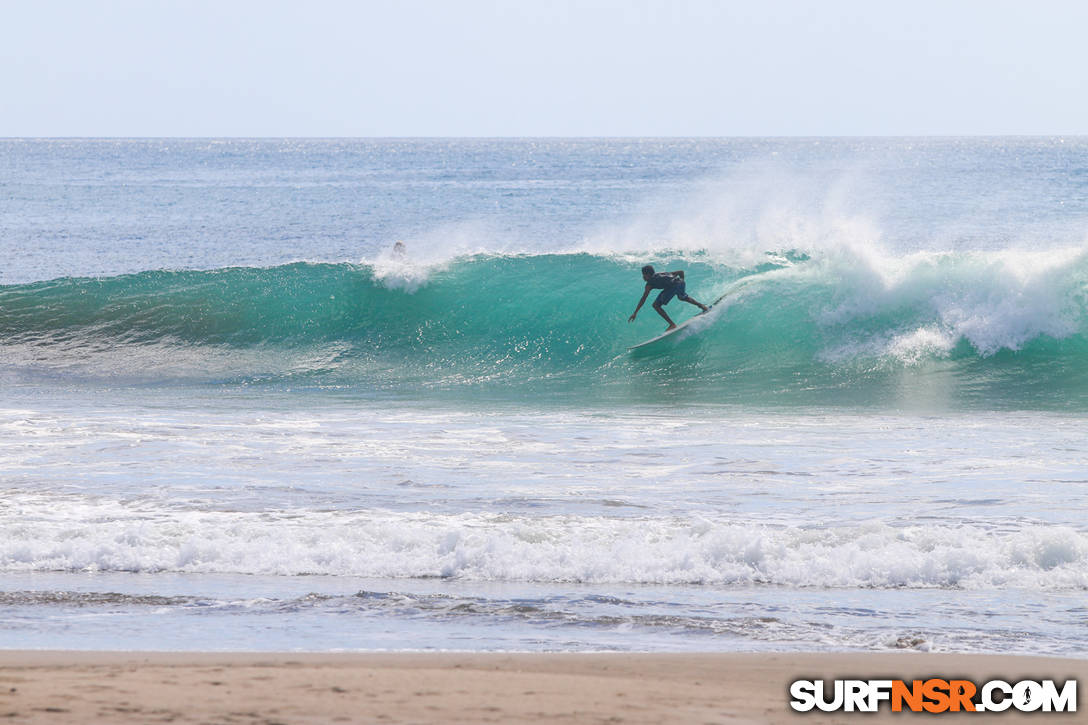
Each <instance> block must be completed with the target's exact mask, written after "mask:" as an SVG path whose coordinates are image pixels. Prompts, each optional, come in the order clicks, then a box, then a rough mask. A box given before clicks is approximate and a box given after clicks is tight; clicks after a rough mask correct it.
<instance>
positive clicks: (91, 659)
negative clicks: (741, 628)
mask: <svg viewBox="0 0 1088 725" xmlns="http://www.w3.org/2000/svg"><path fill="white" fill-rule="evenodd" d="M932 676H937V677H944V678H950V677H957V678H964V679H970V680H972V681H975V682H982V681H985V680H989V679H993V678H1000V679H1004V680H1007V681H1015V680H1018V679H1036V680H1039V679H1047V678H1050V679H1056V680H1061V681H1064V680H1067V679H1070V678H1077V679H1078V680H1079V681H1080V682H1088V660H1068V659H1049V658H1032V657H1005V656H991V655H946V654H919V653H888V654H883V653H880V654H869V653H863V654H850V653H836V654H792V653H781V654H578V653H565V654H480V653H469V654H452V653H451V654H445V653H443V654H430V653H421V654H414V653H411V654H409V653H396V654H394V653H389V654H386V653H352V654H291V653H275V654H264V653H239V654H233V653H131V652H129V653H123V652H44V651H0V723H3V722H6V723H159V722H162V723H224V724H228V723H229V724H238V725H250V724H256V723H260V724H262V725H272V724H273V723H282V724H283V725H294V724H295V723H436V724H437V723H553V722H554V723H734V724H736V723H785V722H807V723H837V722H849V721H857V722H864V723H874V722H900V723H902V722H911V721H918V722H920V721H922V720H925V721H929V720H930V719H932V718H934V717H936V718H937V721H939V722H942V723H944V722H976V723H977V722H983V721H993V720H996V721H999V722H1002V723H1013V722H1029V721H1030V722H1034V723H1036V724H1037V725H1039V724H1043V725H1049V723H1073V722H1079V723H1085V722H1088V707H1082V708H1081V712H1079V713H1076V714H1068V713H1035V714H1021V713H1016V712H1007V713H1004V714H1000V715H995V714H990V713H987V714H976V713H956V714H952V713H948V714H944V715H940V716H934V715H929V714H925V715H915V714H913V713H891V712H889V711H887V706H886V705H885V709H884V710H882V711H881V712H880V713H879V714H876V715H873V714H865V713H819V712H810V713H804V714H802V713H794V712H793V711H792V710H791V709H790V707H789V700H790V697H789V694H788V688H789V683H790V682H792V681H793V680H795V679H820V678H822V679H835V678H838V677H842V678H861V679H869V678H882V677H887V678H893V679H910V678H928V677H932Z"/></svg>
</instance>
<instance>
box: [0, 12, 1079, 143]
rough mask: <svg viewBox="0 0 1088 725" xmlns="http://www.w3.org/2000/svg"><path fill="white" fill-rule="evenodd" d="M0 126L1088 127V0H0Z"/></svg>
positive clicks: (1007, 130) (504, 132)
mask: <svg viewBox="0 0 1088 725" xmlns="http://www.w3.org/2000/svg"><path fill="white" fill-rule="evenodd" d="M0 11H2V15H0V17H2V21H0V103H2V104H3V110H2V112H0V136H650V135H652V136H736V135H747V136H753V135H754V136H767V135H889V134H892V135H898V134H919V135H925V134H1084V133H1088V83H1086V80H1088V42H1086V39H1085V32H1086V29H1088V3H1085V2H1072V1H1070V2H1058V1H1048V0H1030V1H1029V0H1017V1H1015V2H1003V1H1000V0H992V1H989V2H985V1H982V0H971V1H967V0H964V1H962V2H957V1H956V0H940V1H931V0H901V1H898V2H895V1H891V0H889V1H888V2H883V1H882V0H865V1H861V0H859V1H857V2H854V1H851V0H824V1H819V0H812V1H811V2H801V1H799V0H798V1H796V2H785V1H782V2H776V1H774V0H749V1H745V2H729V1H727V0H719V1H717V2H715V1H714V0H660V1H659V0H615V1H611V0H607V1H606V0H581V1H580V2H576V1H574V0H556V1H549V0H524V1H520V2H519V1H515V0H445V1H440V0H434V1H429V0H388V1H383V2H378V1H376V0H375V1H367V0H359V1H357V2H348V1H346V0H345V1H338V0H297V1H295V2H282V1H279V0H237V1H235V2H232V1H231V0H184V1H183V0H143V1H136V0H117V1H115V2H109V1H107V0H0Z"/></svg>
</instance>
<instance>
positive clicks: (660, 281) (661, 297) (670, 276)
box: [646, 272, 691, 306]
mask: <svg viewBox="0 0 1088 725" xmlns="http://www.w3.org/2000/svg"><path fill="white" fill-rule="evenodd" d="M646 286H647V287H649V288H650V289H659V290H661V293H660V294H658V296H657V299H656V300H654V306H657V305H667V304H668V303H669V301H670V300H672V298H673V297H674V296H675V297H676V299H678V300H684V301H685V302H687V301H688V300H690V299H691V298H690V297H688V295H687V284H686V283H685V282H684V277H683V276H682V275H677V274H675V273H673V272H658V273H657V274H655V275H653V276H652V277H650V278H649V279H648V280H646Z"/></svg>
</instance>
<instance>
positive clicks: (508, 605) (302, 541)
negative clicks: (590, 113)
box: [0, 137, 1088, 657]
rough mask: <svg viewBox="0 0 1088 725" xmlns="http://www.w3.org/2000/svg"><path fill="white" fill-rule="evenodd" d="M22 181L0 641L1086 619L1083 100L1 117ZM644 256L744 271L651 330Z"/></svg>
mask: <svg viewBox="0 0 1088 725" xmlns="http://www.w3.org/2000/svg"><path fill="white" fill-rule="evenodd" d="M0 210H2V213H0V248H2V250H3V252H4V257H5V264H4V265H3V266H2V268H0V391H2V396H0V648H7V649H15V648H22V649H39V648H41V649H46V648H70V649H88V650H104V649H111V650H114V649H120V650H231V651H273V650H274V651H322V652H326V651H387V650H397V651H399V650H416V651H427V650H463V651H590V650H592V651H801V650H804V651H829V650H836V651H846V650H850V651H859V650H925V651H934V652H942V651H947V652H952V651H954V652H1013V653H1023V654H1045V655H1063V656H1072V657H1086V656H1088V636H1086V632H1088V605H1086V590H1088V501H1086V494H1088V139H1086V138H1057V137H1055V138H857V139H854V138H812V139H804V138H766V139H753V138H743V139H373V140H366V139H362V140H345V139H258V140H246V139H40V140H39V139H4V140H0ZM398 241H399V242H402V243H403V249H402V250H394V244H395V243H396V242H398ZM644 264H653V265H654V266H655V267H657V268H658V269H663V270H676V269H683V270H685V273H686V279H687V286H688V293H689V294H691V295H692V296H693V297H695V298H696V299H698V300H699V301H701V302H704V303H710V302H713V301H714V300H716V299H718V298H719V297H720V298H722V301H721V303H720V304H719V305H717V306H716V307H715V308H714V309H713V310H712V311H711V312H710V313H709V314H707V315H705V316H703V317H701V318H699V319H698V320H696V321H695V322H693V323H692V324H691V325H689V326H688V327H686V328H685V329H684V330H683V331H681V332H680V333H678V334H676V335H673V336H671V337H670V338H667V339H666V340H663V341H661V342H659V343H655V344H654V345H651V346H648V347H646V348H640V349H639V350H635V351H629V350H628V348H629V347H630V346H632V345H635V344H637V343H639V342H642V341H644V340H646V339H649V338H651V337H653V336H655V335H657V334H659V333H660V332H662V331H663V329H664V322H663V321H662V320H661V319H660V318H659V317H658V316H657V315H656V314H655V312H654V311H653V309H651V307H650V303H649V302H647V304H646V305H645V306H644V307H643V308H642V310H641V311H640V312H639V315H638V317H637V319H636V320H635V321H634V322H629V321H628V317H629V316H630V315H631V313H632V312H633V311H634V308H635V305H636V303H637V302H638V299H639V297H640V296H641V294H642V291H643V282H642V279H641V276H640V272H639V270H640V268H641V267H642V265H644ZM651 301H652V298H651ZM667 310H668V311H669V313H670V314H671V315H672V316H673V317H674V318H675V319H677V321H682V320H684V319H687V318H688V317H690V316H692V315H693V314H694V313H695V312H697V309H696V308H695V307H693V306H691V305H686V304H685V303H684V302H682V301H678V300H674V301H673V302H671V303H670V304H669V306H668V307H667Z"/></svg>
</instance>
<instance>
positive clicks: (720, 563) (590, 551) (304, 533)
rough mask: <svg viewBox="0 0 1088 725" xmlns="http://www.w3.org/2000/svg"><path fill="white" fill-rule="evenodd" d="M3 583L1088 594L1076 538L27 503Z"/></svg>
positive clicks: (8, 514)
mask: <svg viewBox="0 0 1088 725" xmlns="http://www.w3.org/2000/svg"><path fill="white" fill-rule="evenodd" d="M0 512H2V513H0V529H2V530H3V531H4V532H5V535H4V537H3V538H2V539H0V569H3V570H7V571H79V570H86V571H131V572H200V573H236V574H274V575H302V574H326V575H343V576H362V577H394V578H418V577H452V578H458V579H465V580H470V581H532V582H588V583H611V582H615V583H621V582H624V583H647V584H717V585H723V584H724V585H751V584H772V585H782V586H793V587H798V586H799V587H877V588H884V587H921V588H957V587H959V588H967V589H986V588H992V587H997V588H1006V587H1017V588H1028V589H1042V590H1061V589H1082V588H1088V534H1085V533H1084V532H1081V531H1076V530H1073V529H1071V528H1069V527H1063V526H1051V525H1043V524H1023V525H1020V526H1017V527H1013V528H1008V529H1002V530H998V529H995V528H991V527H985V526H981V525H962V526H952V525H936V524H934V525H925V526H918V525H915V526H902V527H900V526H890V525H887V524H884V523H875V522H874V523H869V524H861V525H853V526H831V527H801V526H775V527H771V526H764V525H760V524H758V523H754V522H751V521H734V520H728V519H712V518H705V517H688V518H675V517H673V518H633V519H632V518H605V517H578V516H569V515H568V516H541V517H529V516H518V515H507V514H493V515H489V514H479V513H471V514H470V513H462V514H430V513H399V512H392V511H355V512H328V511H314V510H300V511H275V512H271V511H270V512H264V513H259V512H225V511H201V510H185V509H178V508H171V507H165V506H159V505H157V504H154V503H151V502H147V501H143V502H132V503H126V504H122V503H119V502H116V501H105V500H95V499H91V498H86V499H85V498H82V497H68V498H67V499H64V498H62V497H57V496H47V495H32V494H18V495H12V496H8V497H7V498H6V500H5V503H4V505H3V507H2V509H0Z"/></svg>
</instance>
